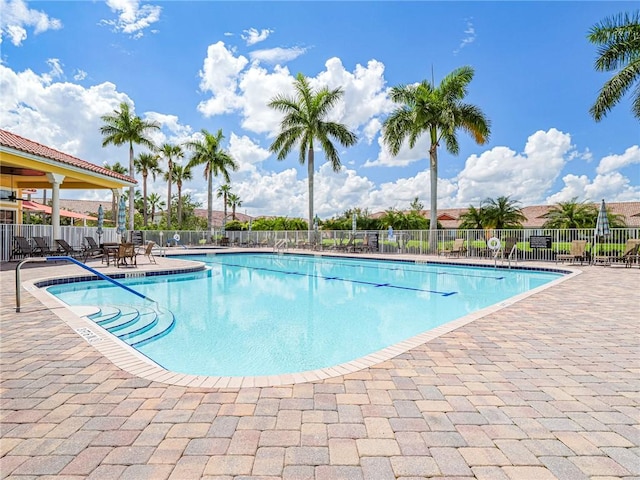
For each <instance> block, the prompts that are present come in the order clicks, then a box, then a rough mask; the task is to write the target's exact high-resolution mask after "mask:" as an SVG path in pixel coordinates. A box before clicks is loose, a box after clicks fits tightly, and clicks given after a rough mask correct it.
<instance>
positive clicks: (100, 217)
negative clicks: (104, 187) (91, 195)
mask: <svg viewBox="0 0 640 480" xmlns="http://www.w3.org/2000/svg"><path fill="white" fill-rule="evenodd" d="M103 226H104V209H103V208H102V204H100V206H99V207H98V229H97V230H96V234H97V235H98V243H102V241H101V240H102V234H103V233H104V231H103V229H102V227H103Z"/></svg>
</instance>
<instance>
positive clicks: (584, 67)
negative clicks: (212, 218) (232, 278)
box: [0, 0, 640, 218]
mask: <svg viewBox="0 0 640 480" xmlns="http://www.w3.org/2000/svg"><path fill="white" fill-rule="evenodd" d="M633 9H637V3H635V2H208V1H194V2H186V1H173V2H160V1H150V2H141V1H135V0H108V1H106V2H102V1H92V2H89V1H67V2H53V1H41V2H36V1H30V2H28V1H22V0H0V11H2V15H1V16H0V28H1V30H2V43H1V44H0V48H1V57H0V59H1V60H0V89H1V90H2V96H1V97H0V105H1V106H0V128H4V129H7V130H10V131H12V132H15V133H17V134H20V135H23V136H25V137H27V138H30V139H32V140H35V141H38V142H41V143H44V144H46V145H48V146H51V147H53V148H56V149H59V150H62V151H64V152H66V153H69V154H72V155H75V156H78V157H80V158H82V159H84V160H87V161H90V162H94V163H96V164H103V163H104V162H108V163H114V162H115V161H120V162H121V163H123V164H128V149H127V148H125V147H120V148H116V147H108V148H102V147H101V142H102V138H101V135H100V132H99V128H100V126H101V124H102V122H101V120H100V117H101V116H102V115H105V114H109V113H112V112H113V110H114V109H115V108H117V107H118V105H119V104H120V102H122V101H128V102H130V103H131V104H132V105H133V106H134V109H135V112H136V114H138V115H140V116H142V117H144V118H149V119H153V120H156V121H158V122H159V123H160V124H161V126H162V131H161V132H160V133H158V134H156V135H155V136H154V140H155V141H156V142H157V143H164V142H172V143H181V142H184V141H186V140H189V139H192V138H193V137H194V136H195V135H197V132H198V131H199V130H200V129H202V128H205V129H207V130H209V131H210V132H215V131H217V130H218V129H220V128H221V129H222V130H223V133H224V135H225V137H226V138H225V143H224V147H225V148H226V149H227V150H228V151H229V152H230V153H231V154H232V155H233V157H234V158H235V159H236V161H237V162H238V163H239V165H240V169H239V171H238V172H235V173H233V174H232V189H233V191H234V192H235V193H237V194H238V195H239V196H240V198H241V199H242V201H243V204H242V206H241V208H240V210H241V211H246V212H247V213H248V214H249V215H288V216H301V217H305V216H306V211H307V173H306V166H301V165H299V164H298V161H297V152H296V153H294V154H292V155H291V158H288V159H287V160H285V161H277V160H276V159H275V157H274V155H272V154H271V153H270V152H269V146H270V144H271V142H272V140H273V138H274V135H275V134H276V132H277V131H278V125H279V116H278V114H277V113H276V112H274V111H272V110H270V109H269V108H268V107H267V106H266V104H267V103H268V101H269V100H270V99H271V98H273V97H274V96H275V95H277V94H279V93H284V94H289V93H291V84H292V80H293V77H294V76H295V75H296V74H297V73H298V72H302V73H303V74H304V75H306V76H307V77H309V78H310V79H311V83H312V85H314V86H323V85H328V86H329V87H331V88H335V87H342V88H343V90H344V92H345V93H344V97H343V101H342V102H341V103H340V104H339V105H338V106H337V108H336V110H335V111H334V112H332V119H333V120H337V121H340V122H342V123H345V124H346V125H347V126H348V127H349V128H350V129H351V130H352V131H354V132H355V133H356V134H357V135H358V138H359V141H358V144H357V145H356V146H354V147H351V148H348V149H342V150H341V153H340V157H341V160H342V164H343V167H342V169H341V171H340V172H337V173H335V172H333V171H332V170H331V169H330V168H329V166H328V164H325V162H324V157H323V155H322V154H321V153H318V154H317V155H316V174H315V190H316V192H315V201H314V204H315V210H316V212H317V213H318V215H320V217H321V218H328V217H331V216H333V215H336V214H340V213H342V212H343V211H344V210H346V209H348V208H353V207H362V208H368V209H369V210H370V211H371V212H377V211H382V210H385V209H388V208H390V207H396V208H401V209H406V208H408V206H409V203H410V202H411V201H412V200H413V198H415V197H418V198H419V199H420V200H421V201H422V202H423V203H424V204H425V205H427V206H428V204H429V195H430V192H429V168H428V143H427V142H428V139H427V138H426V137H423V138H422V139H421V140H420V141H418V143H417V145H416V147H415V148H414V149H413V150H409V149H408V147H407V148H402V149H401V151H400V153H399V155H398V156H396V157H392V156H390V155H389V153H388V152H387V150H386V148H385V147H384V145H383V144H382V142H381V139H380V128H381V125H382V122H383V121H384V119H385V118H386V116H387V115H388V114H389V112H390V111H391V110H392V109H393V107H394V105H393V104H392V103H391V101H390V100H389V98H388V90H389V88H391V87H392V86H395V85H398V84H408V83H413V82H417V81H421V80H423V79H431V78H432V75H433V78H434V79H435V81H436V83H438V82H439V81H440V80H441V79H442V78H443V76H445V75H446V74H448V73H449V72H451V71H452V70H454V69H455V68H458V67H460V66H463V65H469V66H471V67H473V68H474V69H475V78H474V80H473V81H472V82H471V84H470V86H469V95H468V97H467V101H468V102H470V103H474V104H476V105H477V106H479V107H480V108H481V109H482V110H483V111H484V113H485V114H486V115H487V117H488V118H489V119H490V120H491V122H492V128H491V130H492V133H491V138H490V141H489V142H488V143H487V144H485V145H476V144H475V143H474V142H473V141H472V140H471V138H469V137H468V136H467V135H466V134H464V133H463V132H460V133H459V141H460V153H459V155H458V156H452V155H451V154H449V153H447V152H446V150H445V149H444V148H441V149H440V151H439V183H438V205H439V207H440V208H447V207H467V206H468V205H470V204H473V205H478V204H479V202H480V201H481V200H483V199H485V198H487V197H492V198H495V197H497V196H500V195H510V196H511V198H512V199H515V200H518V201H520V202H521V203H522V205H534V204H553V203H557V202H559V201H566V200H569V199H571V198H573V197H578V199H579V200H592V201H598V200H599V199H601V198H605V199H607V201H639V200H640V168H639V167H640V147H639V144H640V126H639V124H638V121H637V120H635V119H634V118H633V116H632V115H631V112H630V105H631V98H630V95H628V96H626V97H625V98H624V99H623V101H622V102H620V104H619V105H618V106H617V107H616V108H615V109H614V110H613V111H612V112H611V113H610V114H609V115H608V116H607V117H606V118H605V119H604V120H602V121H601V122H599V123H596V122H595V121H594V120H593V119H592V118H591V117H590V116H589V113H588V111H589V107H590V106H591V104H592V103H593V101H594V100H595V98H596V96H597V93H598V90H599V89H600V87H601V86H602V84H603V83H604V82H605V81H606V79H607V78H608V74H607V73H599V72H596V71H595V70H594V67H593V64H594V60H595V58H596V47H595V46H594V45H591V44H590V43H589V42H588V41H587V39H586V36H587V33H588V31H589V29H590V28H591V26H593V25H594V24H596V23H597V22H599V21H600V20H602V19H603V18H605V17H607V16H611V15H614V14H617V13H619V12H626V11H631V10H633ZM141 151H142V150H141V149H140V148H139V147H138V148H136V153H139V152H141ZM185 161H186V160H185ZM218 185H219V181H216V182H215V186H216V187H217V186H218ZM149 189H150V191H155V192H157V193H159V194H160V195H161V196H165V195H166V185H165V184H164V182H162V181H161V180H160V179H158V181H156V182H153V183H152V184H151V185H150V186H149ZM183 191H185V192H189V193H191V194H192V195H193V197H194V198H195V199H196V200H197V201H200V202H201V203H202V206H203V207H204V208H206V183H205V181H204V178H203V175H202V171H201V169H197V170H195V171H194V180H193V181H191V182H188V183H186V184H185V186H184V188H183ZM64 196H66V197H67V198H78V197H83V198H90V199H105V200H108V199H109V198H110V193H109V192H102V191H96V192H72V191H65V192H64ZM218 203H220V205H218V204H217V203H216V204H214V209H222V205H221V201H218Z"/></svg>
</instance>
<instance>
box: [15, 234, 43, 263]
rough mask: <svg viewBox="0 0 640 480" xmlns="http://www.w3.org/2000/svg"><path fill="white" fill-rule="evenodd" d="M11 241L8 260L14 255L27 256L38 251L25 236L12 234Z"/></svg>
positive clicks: (35, 255)
mask: <svg viewBox="0 0 640 480" xmlns="http://www.w3.org/2000/svg"><path fill="white" fill-rule="evenodd" d="M13 243H14V247H13V250H12V251H11V255H10V257H9V260H13V259H14V258H16V257H20V258H28V257H37V256H38V253H37V252H36V251H35V250H34V248H33V247H32V246H31V244H30V243H29V240H27V238H26V237H20V236H14V237H13Z"/></svg>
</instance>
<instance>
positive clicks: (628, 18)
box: [587, 10, 640, 122]
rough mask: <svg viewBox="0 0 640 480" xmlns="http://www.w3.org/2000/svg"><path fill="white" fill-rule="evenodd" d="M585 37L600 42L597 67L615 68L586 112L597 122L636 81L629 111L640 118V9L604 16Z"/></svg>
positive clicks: (604, 70)
mask: <svg viewBox="0 0 640 480" xmlns="http://www.w3.org/2000/svg"><path fill="white" fill-rule="evenodd" d="M587 38H588V39H589V41H590V42H591V43H594V44H596V45H598V46H599V48H598V58H597V59H596V63H595V68H596V70H597V71H599V72H615V75H613V76H612V77H611V78H609V80H607V81H606V82H605V84H604V86H603V87H602V89H600V93H599V94H598V98H597V99H596V102H595V103H594V104H593V106H592V107H591V109H590V110H589V113H591V116H592V117H593V118H594V119H595V121H596V122H599V121H600V120H602V118H604V117H605V116H606V115H607V113H608V112H609V111H610V110H611V109H612V108H613V107H614V106H615V105H616V104H617V103H618V102H619V101H620V100H621V98H622V97H623V96H624V94H625V93H626V92H627V91H628V90H629V89H630V88H631V87H633V86H634V85H635V87H634V89H633V100H632V106H631V111H632V112H633V115H634V116H635V117H636V118H637V119H638V120H640V10H639V11H636V12H634V13H632V14H628V13H627V14H624V15H623V14H619V15H617V16H614V17H609V18H605V19H604V20H603V21H602V22H600V23H599V24H597V25H594V26H593V27H592V28H591V30H590V31H589V35H588V36H587Z"/></svg>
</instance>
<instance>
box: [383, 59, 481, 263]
mask: <svg viewBox="0 0 640 480" xmlns="http://www.w3.org/2000/svg"><path fill="white" fill-rule="evenodd" d="M473 75H474V71H473V68H471V67H461V68H458V69H456V70H454V71H453V72H451V73H450V74H449V75H447V76H446V77H445V78H444V79H443V80H442V82H440V85H439V86H438V87H436V86H435V85H434V84H433V83H430V82H429V81H427V80H423V81H422V82H421V83H419V84H414V85H400V86H397V87H393V88H392V89H391V94H390V97H391V100H393V101H394V102H396V103H399V104H401V105H400V107H398V108H397V109H396V110H394V111H393V112H392V113H391V115H390V116H389V117H388V118H387V119H386V120H385V121H384V125H383V129H382V135H383V137H382V138H383V140H384V143H385V144H386V145H388V147H389V151H390V152H391V154H392V155H394V156H395V155H397V154H398V153H399V152H400V147H401V146H402V143H403V142H404V140H405V139H407V138H408V140H409V148H413V147H414V146H415V144H416V141H417V140H418V138H419V137H420V136H421V135H422V134H423V133H427V134H428V135H429V138H430V140H431V145H430V147H429V166H430V182H431V210H430V220H429V231H430V234H429V248H430V250H432V251H433V250H435V249H436V246H437V242H436V229H437V227H438V147H439V146H440V141H442V140H444V143H445V146H446V148H447V151H448V152H449V153H451V154H453V155H457V154H458V151H459V145H458V139H457V137H456V131H457V130H458V129H462V130H464V131H466V132H467V133H469V134H470V135H471V136H472V137H473V139H474V140H475V141H476V143H478V144H480V145H482V144H484V143H486V142H487V141H488V139H489V135H490V133H491V132H490V121H489V120H488V118H487V117H486V116H485V115H484V113H483V112H482V110H480V108H478V107H477V106H475V105H471V104H468V103H464V102H463V99H464V97H465V96H466V95H467V86H468V85H469V83H470V82H471V80H472V79H473Z"/></svg>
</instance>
